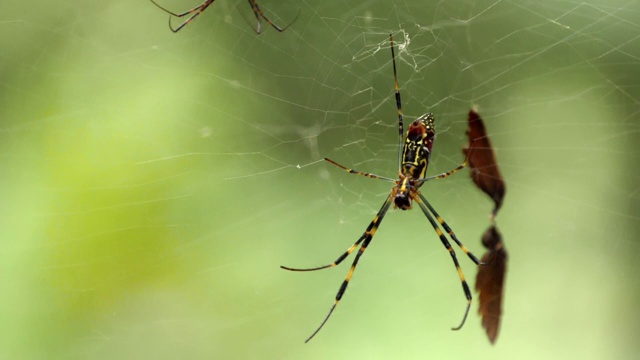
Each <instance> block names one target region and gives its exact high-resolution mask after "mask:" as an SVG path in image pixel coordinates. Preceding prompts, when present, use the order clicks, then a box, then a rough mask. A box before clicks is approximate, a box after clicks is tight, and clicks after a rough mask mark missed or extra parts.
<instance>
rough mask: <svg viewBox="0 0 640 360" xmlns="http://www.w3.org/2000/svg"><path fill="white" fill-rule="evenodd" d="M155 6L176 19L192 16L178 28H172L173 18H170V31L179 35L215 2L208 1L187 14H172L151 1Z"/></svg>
mask: <svg viewBox="0 0 640 360" xmlns="http://www.w3.org/2000/svg"><path fill="white" fill-rule="evenodd" d="M150 1H151V2H152V3H153V4H154V5H155V6H157V7H158V8H159V9H160V10H162V11H164V12H166V13H167V14H169V15H172V16H175V17H178V18H180V17H184V16H187V15H190V14H193V15H191V16H190V17H189V18H188V19H187V20H185V21H184V22H183V23H182V24H180V25H179V26H178V27H177V28H175V29H174V28H173V27H172V26H171V17H169V29H171V31H173V32H174V33H177V32H178V31H180V30H181V29H182V28H183V27H185V26H187V25H188V24H189V23H190V22H191V21H192V20H193V19H195V18H196V17H197V16H198V15H200V14H202V12H203V11H205V9H206V8H208V7H209V5H211V4H213V2H214V1H215V0H206V1H205V2H203V3H202V4H200V5H198V6H196V7H194V8H193V9H189V10H187V11H185V12H182V13H179V14H176V13H174V12H171V11H169V10H167V9H165V8H164V7H162V6H160V5H159V4H158V3H156V2H155V1H154V0H150Z"/></svg>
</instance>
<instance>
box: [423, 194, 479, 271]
mask: <svg viewBox="0 0 640 360" xmlns="http://www.w3.org/2000/svg"><path fill="white" fill-rule="evenodd" d="M418 196H420V200H422V202H423V203H424V204H425V205H426V206H427V208H429V211H431V213H432V214H433V215H434V216H435V217H436V220H437V221H438V223H439V224H440V225H442V227H443V228H444V230H445V231H446V232H447V233H448V234H449V237H451V238H452V239H453V241H455V242H456V244H458V246H459V247H460V249H462V251H464V253H465V254H467V256H468V257H469V259H471V261H473V262H474V263H476V265H485V263H483V262H481V261H480V260H478V258H477V257H476V256H475V255H474V254H473V253H472V252H471V251H469V249H467V247H466V246H464V244H463V243H462V242H460V240H458V237H457V236H456V234H454V233H453V230H451V228H450V227H449V225H447V223H446V222H445V221H444V219H443V218H441V217H440V215H439V214H438V212H437V211H436V209H434V208H433V206H431V204H430V203H429V201H428V200H427V198H426V197H424V195H422V194H421V193H418Z"/></svg>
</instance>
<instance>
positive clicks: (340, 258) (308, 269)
mask: <svg viewBox="0 0 640 360" xmlns="http://www.w3.org/2000/svg"><path fill="white" fill-rule="evenodd" d="M366 235H367V233H364V234H362V236H360V239H358V241H356V242H355V243H354V244H353V245H351V247H349V249H347V251H345V252H344V253H343V254H342V255H340V256H339V257H338V258H337V259H336V261H334V262H332V263H331V264H329V265H323V266H318V267H314V268H306V269H300V268H292V267H288V266H283V265H280V268H281V269H284V270H289V271H316V270H322V269H328V268H332V267H334V266H338V265H339V264H340V263H341V262H342V261H343V260H344V259H346V258H347V257H348V256H349V255H351V253H352V252H353V250H355V249H356V248H357V247H358V245H360V243H362V240H364V239H365V238H366V237H367V236H366Z"/></svg>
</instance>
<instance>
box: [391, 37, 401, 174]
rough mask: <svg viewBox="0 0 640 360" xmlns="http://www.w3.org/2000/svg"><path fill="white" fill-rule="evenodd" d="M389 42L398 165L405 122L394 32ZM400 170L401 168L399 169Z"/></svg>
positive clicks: (399, 163)
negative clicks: (394, 98) (396, 124)
mask: <svg viewBox="0 0 640 360" xmlns="http://www.w3.org/2000/svg"><path fill="white" fill-rule="evenodd" d="M389 42H390V43H391V62H392V63H393V80H394V85H395V90H396V107H397V108H398V165H400V166H401V164H402V148H403V145H402V144H403V143H404V142H403V141H402V140H403V138H404V129H403V128H404V124H403V118H402V101H401V100H400V86H398V71H397V70H396V53H395V51H394V49H393V48H394V45H393V34H389ZM398 170H400V169H398Z"/></svg>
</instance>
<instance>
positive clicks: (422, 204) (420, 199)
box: [415, 197, 472, 330]
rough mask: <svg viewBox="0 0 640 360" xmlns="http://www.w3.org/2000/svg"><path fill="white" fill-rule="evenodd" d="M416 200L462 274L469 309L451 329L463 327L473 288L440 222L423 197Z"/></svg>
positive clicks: (461, 279)
mask: <svg viewBox="0 0 640 360" xmlns="http://www.w3.org/2000/svg"><path fill="white" fill-rule="evenodd" d="M415 201H416V202H417V203H418V205H420V209H422V212H423V213H424V214H425V215H426V216H427V219H429V222H430V223H431V226H432V227H433V230H435V232H436V234H438V237H440V241H441V242H442V245H444V247H445V248H446V249H447V251H449V255H451V259H452V260H453V264H454V265H455V266H456V270H457V271H458V276H460V281H461V282H462V290H464V295H465V296H466V297H467V309H466V310H465V311H464V317H463V318H462V322H461V323H460V325H458V326H456V327H454V328H451V330H460V329H461V328H462V325H464V322H465V321H467V315H469V309H470V308H471V300H472V297H471V290H469V285H468V284H467V280H465V278H464V273H463V272H462V268H461V267H460V263H458V258H457V257H456V252H455V251H453V248H452V247H451V244H450V243H449V241H448V240H447V238H446V237H445V236H444V233H443V232H442V230H440V227H439V226H438V223H437V222H436V221H435V220H434V219H433V217H432V216H431V214H429V209H428V208H427V207H426V206H425V204H424V203H423V202H422V197H420V198H415Z"/></svg>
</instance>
